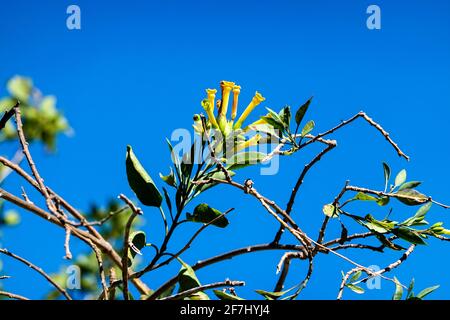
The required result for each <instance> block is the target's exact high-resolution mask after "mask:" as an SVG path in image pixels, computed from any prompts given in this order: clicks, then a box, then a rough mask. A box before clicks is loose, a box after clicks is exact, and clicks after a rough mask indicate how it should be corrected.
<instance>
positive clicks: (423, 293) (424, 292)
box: [416, 285, 440, 299]
mask: <svg viewBox="0 0 450 320" xmlns="http://www.w3.org/2000/svg"><path fill="white" fill-rule="evenodd" d="M439 287H440V286H439V285H437V286H433V287H429V288H426V289H423V290H422V291H420V292H419V293H418V294H417V296H416V298H419V299H423V298H425V297H426V296H427V295H429V294H430V293H432V292H433V291H435V290H436V289H438V288H439Z"/></svg>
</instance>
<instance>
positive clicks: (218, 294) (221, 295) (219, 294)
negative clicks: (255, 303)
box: [213, 290, 245, 300]
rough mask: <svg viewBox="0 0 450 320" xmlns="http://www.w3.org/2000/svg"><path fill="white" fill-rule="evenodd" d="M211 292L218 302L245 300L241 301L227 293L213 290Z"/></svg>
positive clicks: (239, 298)
mask: <svg viewBox="0 0 450 320" xmlns="http://www.w3.org/2000/svg"><path fill="white" fill-rule="evenodd" d="M213 292H214V294H215V295H216V297H217V298H219V299H220V300H245V299H242V298H241V297H238V296H235V295H232V294H229V293H227V292H223V291H221V290H213Z"/></svg>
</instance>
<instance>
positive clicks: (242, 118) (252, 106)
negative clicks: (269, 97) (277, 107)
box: [234, 91, 266, 129]
mask: <svg viewBox="0 0 450 320" xmlns="http://www.w3.org/2000/svg"><path fill="white" fill-rule="evenodd" d="M264 100H266V98H264V97H263V96H262V95H261V94H260V93H259V92H258V91H256V93H255V96H254V97H253V99H252V101H251V102H250V104H249V105H248V106H247V108H245V110H244V112H243V113H242V114H241V116H240V117H239V119H238V121H237V122H236V124H235V125H234V129H239V128H240V127H241V126H242V123H243V122H244V121H245V119H247V117H248V115H249V114H250V113H251V112H252V111H253V109H255V107H256V106H257V105H259V104H260V103H261V102H263V101H264Z"/></svg>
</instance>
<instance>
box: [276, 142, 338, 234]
mask: <svg viewBox="0 0 450 320" xmlns="http://www.w3.org/2000/svg"><path fill="white" fill-rule="evenodd" d="M335 147H336V141H329V142H327V147H326V148H325V149H323V150H322V151H321V152H319V153H318V154H317V155H316V156H315V157H314V158H313V159H312V160H311V162H309V163H308V164H306V165H305V167H304V168H303V170H302V172H301V173H300V176H299V177H298V179H297V182H296V183H295V186H294V188H293V189H292V193H291V196H290V198H289V201H288V204H287V206H286V214H287V215H290V214H291V211H292V207H293V206H294V201H295V198H296V197H297V192H298V190H299V189H300V186H301V185H302V184H303V180H304V179H305V176H306V174H307V173H308V171H309V170H310V169H311V168H312V167H313V166H314V165H315V164H316V163H317V162H319V161H320V160H321V159H322V157H323V156H324V155H325V154H326V153H327V152H329V151H331V150H333V149H334V148H335ZM283 231H284V228H283V226H280V228H279V229H278V232H277V233H276V235H275V238H274V239H273V241H274V242H278V241H280V239H281V236H282V234H283Z"/></svg>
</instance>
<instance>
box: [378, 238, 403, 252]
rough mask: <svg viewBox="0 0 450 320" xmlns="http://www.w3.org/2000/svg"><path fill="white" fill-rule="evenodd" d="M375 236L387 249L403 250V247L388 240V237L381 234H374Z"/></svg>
mask: <svg viewBox="0 0 450 320" xmlns="http://www.w3.org/2000/svg"><path fill="white" fill-rule="evenodd" d="M375 237H377V239H378V240H380V242H381V243H382V244H383V245H384V246H386V247H387V248H389V249H392V250H396V251H399V250H405V248H403V247H402V246H399V245H398V244H396V243H394V242H392V241H390V240H389V239H388V238H386V237H385V236H383V235H382V234H376V235H375Z"/></svg>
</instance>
